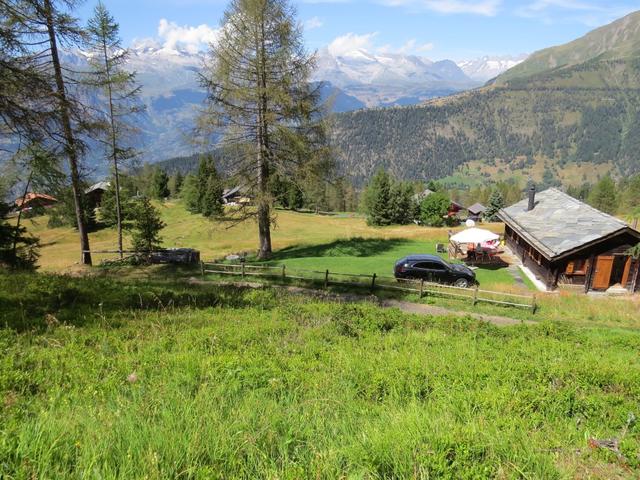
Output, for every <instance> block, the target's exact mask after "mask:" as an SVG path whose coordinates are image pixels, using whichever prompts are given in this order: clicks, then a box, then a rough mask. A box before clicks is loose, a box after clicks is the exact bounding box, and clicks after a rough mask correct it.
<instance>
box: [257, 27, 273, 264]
mask: <svg viewBox="0 0 640 480" xmlns="http://www.w3.org/2000/svg"><path fill="white" fill-rule="evenodd" d="M264 42H265V34H264V18H263V19H262V22H261V23H260V38H259V42H258V43H259V53H260V61H259V71H258V78H257V79H258V83H259V86H258V89H259V90H258V91H259V97H260V100H259V107H258V145H257V147H258V188H259V200H258V236H259V240H260V248H259V250H258V258H259V259H261V260H264V259H267V258H270V257H271V254H272V248H271V205H270V203H269V165H268V151H269V149H268V144H269V141H268V126H267V124H266V118H265V117H266V113H267V109H268V106H267V96H266V90H267V79H266V65H265V62H266V52H265V44H264Z"/></svg>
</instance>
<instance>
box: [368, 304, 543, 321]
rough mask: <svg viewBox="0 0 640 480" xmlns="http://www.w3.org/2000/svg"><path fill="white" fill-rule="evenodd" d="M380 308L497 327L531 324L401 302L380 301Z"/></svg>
mask: <svg viewBox="0 0 640 480" xmlns="http://www.w3.org/2000/svg"><path fill="white" fill-rule="evenodd" d="M379 304H380V306H382V307H391V308H399V309H400V310H402V311H403V312H406V313H415V314H418V315H459V316H468V317H471V318H475V319H476V320H480V321H483V322H489V323H493V324H494V325H499V326H508V325H519V324H521V323H526V324H533V323H535V322H532V321H531V320H516V319H515V318H511V317H501V316H498V315H486V314H484V313H474V312H464V311H458V310H450V309H448V308H444V307H437V306H435V305H425V304H424V303H412V302H405V301H402V300H380V302H379Z"/></svg>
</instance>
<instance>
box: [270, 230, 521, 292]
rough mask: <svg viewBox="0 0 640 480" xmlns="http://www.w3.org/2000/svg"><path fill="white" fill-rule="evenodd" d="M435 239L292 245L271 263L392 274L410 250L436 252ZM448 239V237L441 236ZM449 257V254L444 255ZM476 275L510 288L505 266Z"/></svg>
mask: <svg viewBox="0 0 640 480" xmlns="http://www.w3.org/2000/svg"><path fill="white" fill-rule="evenodd" d="M445 238H446V237H445ZM436 243H438V242H437V241H435V240H432V241H420V240H410V239H402V238H396V239H388V240H385V239H376V238H350V239H344V240H336V241H333V242H330V243H326V244H319V245H303V246H292V247H287V248H284V249H282V250H279V251H277V252H275V254H274V258H273V259H272V260H271V261H270V262H269V263H272V264H278V265H279V264H284V265H286V266H287V268H291V269H305V270H316V271H325V270H329V271H330V272H336V273H352V274H363V275H372V274H374V273H375V274H377V275H383V276H389V277H393V266H394V265H395V262H396V261H397V260H399V259H401V258H402V257H405V256H407V255H411V254H434V255H435V254H436ZM440 243H445V244H446V240H441V241H440ZM441 256H442V258H445V259H447V255H446V254H442V255H441ZM476 278H477V280H478V282H479V283H480V285H481V287H483V288H494V289H507V290H509V289H511V288H512V287H513V286H514V285H515V281H514V278H513V276H511V274H510V273H509V272H508V271H507V269H506V268H491V267H488V266H480V268H478V269H477V270H476Z"/></svg>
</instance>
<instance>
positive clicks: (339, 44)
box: [327, 32, 378, 57]
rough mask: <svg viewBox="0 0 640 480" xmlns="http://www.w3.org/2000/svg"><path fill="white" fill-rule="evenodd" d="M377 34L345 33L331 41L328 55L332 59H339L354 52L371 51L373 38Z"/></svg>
mask: <svg viewBox="0 0 640 480" xmlns="http://www.w3.org/2000/svg"><path fill="white" fill-rule="evenodd" d="M377 34H378V32H373V33H365V34H363V35H358V34H356V33H351V32H350V33H347V34H345V35H342V36H340V37H337V38H336V39H335V40H333V41H332V42H331V43H330V44H329V46H328V47H327V48H328V49H329V53H331V55H333V56H334V57H339V56H341V55H344V54H346V53H349V52H352V51H354V50H372V49H373V38H374V37H375V36H376V35H377Z"/></svg>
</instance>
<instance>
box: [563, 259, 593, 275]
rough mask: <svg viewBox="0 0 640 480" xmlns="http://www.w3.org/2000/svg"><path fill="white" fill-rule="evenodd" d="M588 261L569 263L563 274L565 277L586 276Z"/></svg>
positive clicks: (578, 260) (580, 260)
mask: <svg viewBox="0 0 640 480" xmlns="http://www.w3.org/2000/svg"><path fill="white" fill-rule="evenodd" d="M588 266H589V261H588V260H585V259H577V260H573V261H571V262H569V263H568V264H567V268H566V270H565V273H566V274H567V275H586V274H587V267H588Z"/></svg>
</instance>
